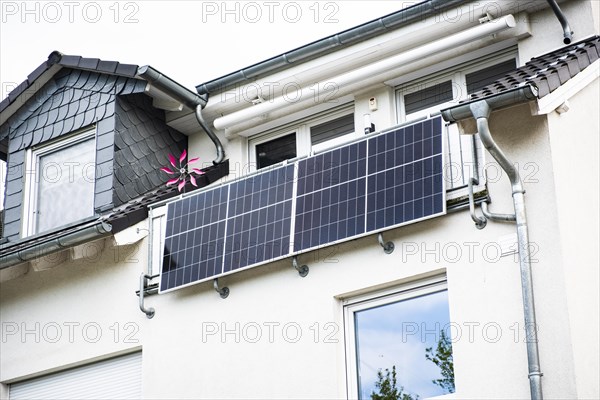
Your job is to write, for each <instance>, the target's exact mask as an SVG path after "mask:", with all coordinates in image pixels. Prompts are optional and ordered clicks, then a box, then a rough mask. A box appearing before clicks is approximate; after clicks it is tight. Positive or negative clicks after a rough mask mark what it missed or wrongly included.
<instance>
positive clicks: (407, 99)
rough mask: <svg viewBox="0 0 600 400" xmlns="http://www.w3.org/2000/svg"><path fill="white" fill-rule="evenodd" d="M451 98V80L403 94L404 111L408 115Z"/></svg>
mask: <svg viewBox="0 0 600 400" xmlns="http://www.w3.org/2000/svg"><path fill="white" fill-rule="evenodd" d="M452 99H453V96H452V81H446V82H442V83H438V84H437V85H433V86H430V87H427V88H424V89H421V90H419V91H416V92H413V93H408V94H405V95H404V111H405V113H406V114H407V115H408V114H412V113H414V112H417V111H421V110H425V109H426V108H429V107H433V106H435V105H437V104H442V103H446V102H448V101H450V100H452Z"/></svg>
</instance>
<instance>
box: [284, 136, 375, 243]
mask: <svg viewBox="0 0 600 400" xmlns="http://www.w3.org/2000/svg"><path fill="white" fill-rule="evenodd" d="M366 149H367V148H366V142H364V141H362V142H358V143H354V144H351V145H348V146H345V147H342V148H339V149H335V150H332V151H329V152H326V153H323V154H320V155H318V156H315V157H311V158H308V159H306V160H301V161H299V162H298V191H297V195H296V220H295V230H294V251H300V250H305V249H309V248H314V247H317V246H321V245H325V244H328V243H332V242H335V241H338V240H342V239H345V238H348V237H352V236H356V235H359V234H361V233H363V232H364V229H365V222H364V221H365V220H364V219H365V194H366V192H365V172H366Z"/></svg>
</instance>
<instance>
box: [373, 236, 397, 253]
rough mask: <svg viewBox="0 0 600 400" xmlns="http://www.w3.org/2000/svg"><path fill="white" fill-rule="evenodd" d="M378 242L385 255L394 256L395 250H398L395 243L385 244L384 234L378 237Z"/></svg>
mask: <svg viewBox="0 0 600 400" xmlns="http://www.w3.org/2000/svg"><path fill="white" fill-rule="evenodd" d="M377 241H378V242H379V245H380V246H381V247H383V252H384V253H385V254H392V253H393V252H394V249H395V248H396V246H395V245H394V242H385V241H384V240H383V233H380V234H378V235H377Z"/></svg>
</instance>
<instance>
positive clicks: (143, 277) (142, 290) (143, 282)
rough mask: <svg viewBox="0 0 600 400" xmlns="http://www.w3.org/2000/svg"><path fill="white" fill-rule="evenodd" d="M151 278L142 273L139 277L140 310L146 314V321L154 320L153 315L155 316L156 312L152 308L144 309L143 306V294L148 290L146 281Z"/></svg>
mask: <svg viewBox="0 0 600 400" xmlns="http://www.w3.org/2000/svg"><path fill="white" fill-rule="evenodd" d="M152 278H153V276H150V275H147V274H145V273H143V272H142V274H141V275H140V310H142V312H143V313H144V314H146V317H148V319H152V318H154V314H156V311H155V310H154V308H153V307H150V308H146V307H145V306H144V294H145V293H146V289H148V281H149V280H150V279H152Z"/></svg>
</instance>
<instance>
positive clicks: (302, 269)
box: [292, 256, 309, 278]
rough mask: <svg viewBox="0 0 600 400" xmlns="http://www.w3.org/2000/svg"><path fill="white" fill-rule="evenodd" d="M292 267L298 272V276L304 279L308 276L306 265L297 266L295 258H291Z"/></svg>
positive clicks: (296, 258)
mask: <svg viewBox="0 0 600 400" xmlns="http://www.w3.org/2000/svg"><path fill="white" fill-rule="evenodd" d="M292 267H294V268H295V269H296V271H298V275H300V276H301V277H302V278H306V276H307V275H308V271H309V269H308V265H302V266H298V257H297V256H294V257H292Z"/></svg>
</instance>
